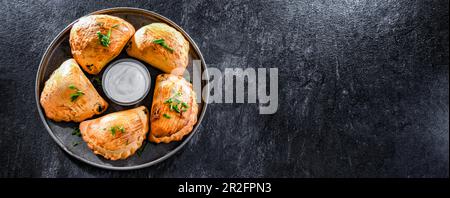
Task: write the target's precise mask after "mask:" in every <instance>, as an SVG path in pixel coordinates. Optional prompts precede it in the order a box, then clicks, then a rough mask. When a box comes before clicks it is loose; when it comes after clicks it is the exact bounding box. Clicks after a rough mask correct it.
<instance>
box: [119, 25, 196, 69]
mask: <svg viewBox="0 0 450 198" xmlns="http://www.w3.org/2000/svg"><path fill="white" fill-rule="evenodd" d="M127 53H128V55H130V56H132V57H135V58H137V59H140V60H142V61H145V62H147V63H148V64H150V65H152V66H154V67H156V68H158V69H160V70H162V71H163V72H165V73H172V74H174V75H182V74H183V72H184V70H185V69H186V66H187V64H188V61H189V57H188V53H189V42H188V41H187V40H186V39H185V38H184V36H183V35H182V34H181V33H180V32H178V31H177V30H176V29H175V28H173V27H170V26H169V25H167V24H165V23H152V24H150V25H147V26H144V27H142V28H140V29H139V30H138V31H137V32H136V34H134V36H133V38H131V40H130V42H129V44H128V48H127Z"/></svg>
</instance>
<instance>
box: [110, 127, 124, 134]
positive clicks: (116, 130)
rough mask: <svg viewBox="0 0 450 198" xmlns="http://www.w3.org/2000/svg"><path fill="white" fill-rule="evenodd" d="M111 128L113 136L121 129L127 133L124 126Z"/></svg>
mask: <svg viewBox="0 0 450 198" xmlns="http://www.w3.org/2000/svg"><path fill="white" fill-rule="evenodd" d="M109 130H110V131H111V134H112V135H113V136H116V132H118V131H120V132H121V133H125V128H124V127H123V126H113V127H111V129H109Z"/></svg>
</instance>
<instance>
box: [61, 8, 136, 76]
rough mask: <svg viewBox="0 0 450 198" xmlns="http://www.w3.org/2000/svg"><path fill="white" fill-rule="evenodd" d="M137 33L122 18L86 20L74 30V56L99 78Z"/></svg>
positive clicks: (93, 18)
mask: <svg viewBox="0 0 450 198" xmlns="http://www.w3.org/2000/svg"><path fill="white" fill-rule="evenodd" d="M134 32H135V30H134V27H133V26H132V25H131V24H130V23H128V22H126V21H125V20H123V19H121V18H119V17H114V16H109V15H89V16H86V17H83V18H81V19H80V20H79V21H78V22H76V23H75V24H74V25H73V27H72V29H71V30H70V40H69V41H70V48H71V49H72V55H73V57H74V58H75V60H76V61H77V62H78V63H79V64H80V65H81V67H82V68H83V70H84V71H86V72H87V73H90V74H98V73H99V72H100V71H101V70H102V68H103V67H104V66H105V65H106V64H108V62H109V61H111V60H112V59H114V58H115V57H116V56H117V55H119V54H120V52H121V51H122V49H123V48H124V47H125V45H126V44H127V42H128V40H130V38H131V37H132V36H133V34H134Z"/></svg>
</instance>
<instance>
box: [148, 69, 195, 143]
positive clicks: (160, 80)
mask: <svg viewBox="0 0 450 198" xmlns="http://www.w3.org/2000/svg"><path fill="white" fill-rule="evenodd" d="M195 101H196V95H195V92H194V91H193V90H192V84H190V83H189V82H187V81H186V80H185V79H184V78H183V77H180V76H176V75H172V74H160V75H158V77H157V78H156V84H155V92H154V95H153V104H152V112H151V116H150V123H151V132H150V136H149V137H150V138H149V139H150V141H152V142H156V143H160V142H164V143H169V142H171V141H180V140H181V139H182V138H183V136H185V135H187V134H189V133H190V132H191V131H192V127H193V126H194V124H195V123H196V122H197V113H198V105H197V103H196V102H195Z"/></svg>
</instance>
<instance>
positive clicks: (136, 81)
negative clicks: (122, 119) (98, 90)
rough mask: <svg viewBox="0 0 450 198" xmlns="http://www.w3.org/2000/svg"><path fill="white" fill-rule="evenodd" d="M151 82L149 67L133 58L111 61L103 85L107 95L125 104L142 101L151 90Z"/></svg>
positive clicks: (104, 75) (120, 103)
mask: <svg viewBox="0 0 450 198" xmlns="http://www.w3.org/2000/svg"><path fill="white" fill-rule="evenodd" d="M150 83H151V80H150V72H149V71H148V69H147V67H145V65H144V64H142V63H141V62H139V61H137V60H134V59H131V58H124V59H120V60H117V61H115V62H113V63H111V64H110V65H109V67H108V68H106V70H105V72H104V73H103V77H102V87H103V91H104V92H105V94H106V96H107V97H108V98H109V99H111V100H112V101H113V102H115V103H117V104H119V105H123V106H128V105H134V104H137V103H139V102H140V101H142V100H143V99H144V98H145V96H147V94H148V92H149V90H150Z"/></svg>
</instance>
